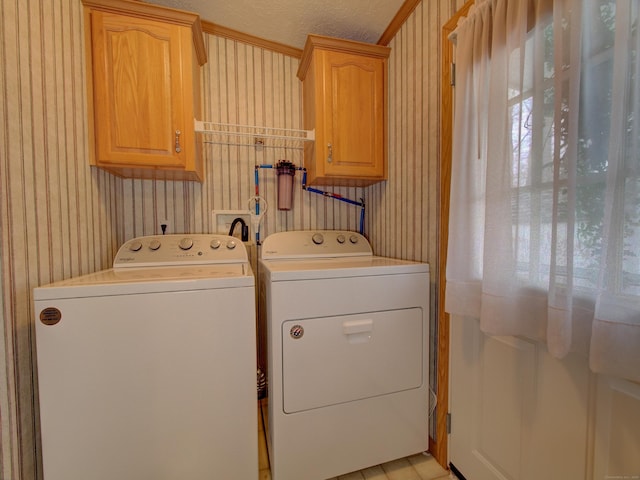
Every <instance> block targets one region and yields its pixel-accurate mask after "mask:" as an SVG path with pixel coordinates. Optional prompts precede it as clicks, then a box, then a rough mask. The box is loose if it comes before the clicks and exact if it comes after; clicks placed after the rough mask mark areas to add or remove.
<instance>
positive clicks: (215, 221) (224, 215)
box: [211, 210, 254, 239]
mask: <svg viewBox="0 0 640 480" xmlns="http://www.w3.org/2000/svg"><path fill="white" fill-rule="evenodd" d="M211 215H212V225H213V231H212V232H211V233H219V234H222V235H228V234H229V229H230V228H231V224H232V223H233V221H234V220H235V219H236V218H241V219H242V220H244V222H245V224H246V225H247V226H248V227H249V239H251V238H252V235H253V234H254V232H252V231H251V213H250V212H249V211H248V210H213V211H212V212H211ZM233 233H234V236H236V237H238V238H240V235H241V228H240V226H236V228H235V231H234V232H233Z"/></svg>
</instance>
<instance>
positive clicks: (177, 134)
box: [176, 130, 182, 153]
mask: <svg viewBox="0 0 640 480" xmlns="http://www.w3.org/2000/svg"><path fill="white" fill-rule="evenodd" d="M181 133H182V132H181V131H180V130H176V153H180V152H181V151H182V148H180V134H181Z"/></svg>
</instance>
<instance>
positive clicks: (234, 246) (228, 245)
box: [227, 240, 236, 250]
mask: <svg viewBox="0 0 640 480" xmlns="http://www.w3.org/2000/svg"><path fill="white" fill-rule="evenodd" d="M227 248H228V249H229V250H233V249H234V248H236V242H234V241H233V240H229V241H228V242H227Z"/></svg>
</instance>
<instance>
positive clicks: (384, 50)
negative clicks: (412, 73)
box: [298, 34, 391, 96]
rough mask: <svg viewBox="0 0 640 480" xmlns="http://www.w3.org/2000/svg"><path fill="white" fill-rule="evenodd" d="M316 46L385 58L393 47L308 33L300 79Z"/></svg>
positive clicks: (334, 50) (323, 48) (301, 62)
mask: <svg viewBox="0 0 640 480" xmlns="http://www.w3.org/2000/svg"><path fill="white" fill-rule="evenodd" d="M316 48H317V49H320V50H329V51H332V52H342V53H349V54H355V55H361V56H364V57H372V58H381V59H383V60H386V59H387V58H389V54H390V53H391V49H390V48H389V47H385V46H384V45H374V44H371V43H363V42H356V41H354V40H344V39H342V38H333V37H325V36H322V35H312V34H309V35H307V41H306V43H305V45H304V50H303V52H302V58H301V60H300V65H299V66H298V78H299V79H300V80H303V79H304V77H305V75H306V71H307V68H308V67H309V63H310V62H311V54H312V53H313V51H314V50H315V49H316ZM385 70H386V65H385ZM385 96H386V93H385Z"/></svg>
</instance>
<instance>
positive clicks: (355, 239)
mask: <svg viewBox="0 0 640 480" xmlns="http://www.w3.org/2000/svg"><path fill="white" fill-rule="evenodd" d="M349 241H350V242H351V243H353V244H354V245H355V244H356V243H358V237H357V236H356V235H351V236H350V237H349Z"/></svg>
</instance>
